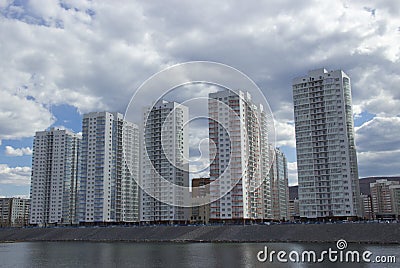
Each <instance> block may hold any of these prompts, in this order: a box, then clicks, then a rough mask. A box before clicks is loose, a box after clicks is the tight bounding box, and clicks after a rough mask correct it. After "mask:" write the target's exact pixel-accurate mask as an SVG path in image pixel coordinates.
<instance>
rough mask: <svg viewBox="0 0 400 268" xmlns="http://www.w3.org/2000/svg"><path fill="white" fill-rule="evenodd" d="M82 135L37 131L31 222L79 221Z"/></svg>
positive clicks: (67, 222) (32, 179)
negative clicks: (78, 194) (79, 169)
mask: <svg viewBox="0 0 400 268" xmlns="http://www.w3.org/2000/svg"><path fill="white" fill-rule="evenodd" d="M80 139H81V138H80V137H79V136H78V135H77V134H74V133H72V132H70V131H68V130H63V129H54V128H52V129H50V130H47V131H39V132H36V135H35V138H34V142H33V156H32V177H31V215H30V223H31V224H37V225H46V224H72V223H74V222H75V220H76V218H75V212H76V203H75V202H76V191H77V175H78V174H77V170H78V150H79V143H80Z"/></svg>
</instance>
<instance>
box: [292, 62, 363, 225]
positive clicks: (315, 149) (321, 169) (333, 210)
mask: <svg viewBox="0 0 400 268" xmlns="http://www.w3.org/2000/svg"><path fill="white" fill-rule="evenodd" d="M293 101H294V118H295V131H296V151H297V167H298V180H299V202H300V217H301V218H315V219H317V218H320V219H324V218H349V217H358V216H361V213H360V212H361V211H360V210H361V209H360V202H359V196H360V193H359V191H360V190H359V183H358V168H357V156H356V148H355V142H354V123H353V113H352V102H351V86H350V78H349V77H348V76H347V75H346V74H345V73H344V72H343V71H341V70H337V71H329V72H328V71H327V70H325V69H318V70H314V71H309V72H308V74H307V75H306V76H302V77H298V78H295V79H294V80H293Z"/></svg>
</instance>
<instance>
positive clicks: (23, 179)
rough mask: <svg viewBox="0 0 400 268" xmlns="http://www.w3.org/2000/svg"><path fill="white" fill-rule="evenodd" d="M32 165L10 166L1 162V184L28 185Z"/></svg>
mask: <svg viewBox="0 0 400 268" xmlns="http://www.w3.org/2000/svg"><path fill="white" fill-rule="evenodd" d="M30 176H31V168H30V167H9V166H8V165H7V164H0V184H8V185H15V186H27V185H29V184H30Z"/></svg>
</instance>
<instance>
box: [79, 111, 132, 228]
mask: <svg viewBox="0 0 400 268" xmlns="http://www.w3.org/2000/svg"><path fill="white" fill-rule="evenodd" d="M123 139H124V144H123ZM123 146H124V148H123ZM138 177H139V129H138V126H137V125H135V124H133V123H131V122H127V121H125V120H124V118H123V115H122V114H119V113H109V112H93V113H88V114H85V115H84V116H83V120H82V149H81V155H80V171H79V196H78V197H79V199H78V202H79V210H78V217H79V221H80V222H86V223H96V222H97V223H101V222H137V221H138V220H139V207H138V185H137V183H136V180H138Z"/></svg>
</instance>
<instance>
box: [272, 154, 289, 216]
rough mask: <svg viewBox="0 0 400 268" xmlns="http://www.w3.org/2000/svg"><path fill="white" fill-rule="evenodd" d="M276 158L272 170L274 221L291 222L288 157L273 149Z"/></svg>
mask: <svg viewBox="0 0 400 268" xmlns="http://www.w3.org/2000/svg"><path fill="white" fill-rule="evenodd" d="M272 150H273V151H274V152H275V158H273V156H271V159H273V163H272V166H271V170H270V181H271V199H272V219H274V220H289V185H288V167H287V160H286V156H285V154H284V153H283V152H281V151H280V150H279V149H277V148H275V149H272Z"/></svg>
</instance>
